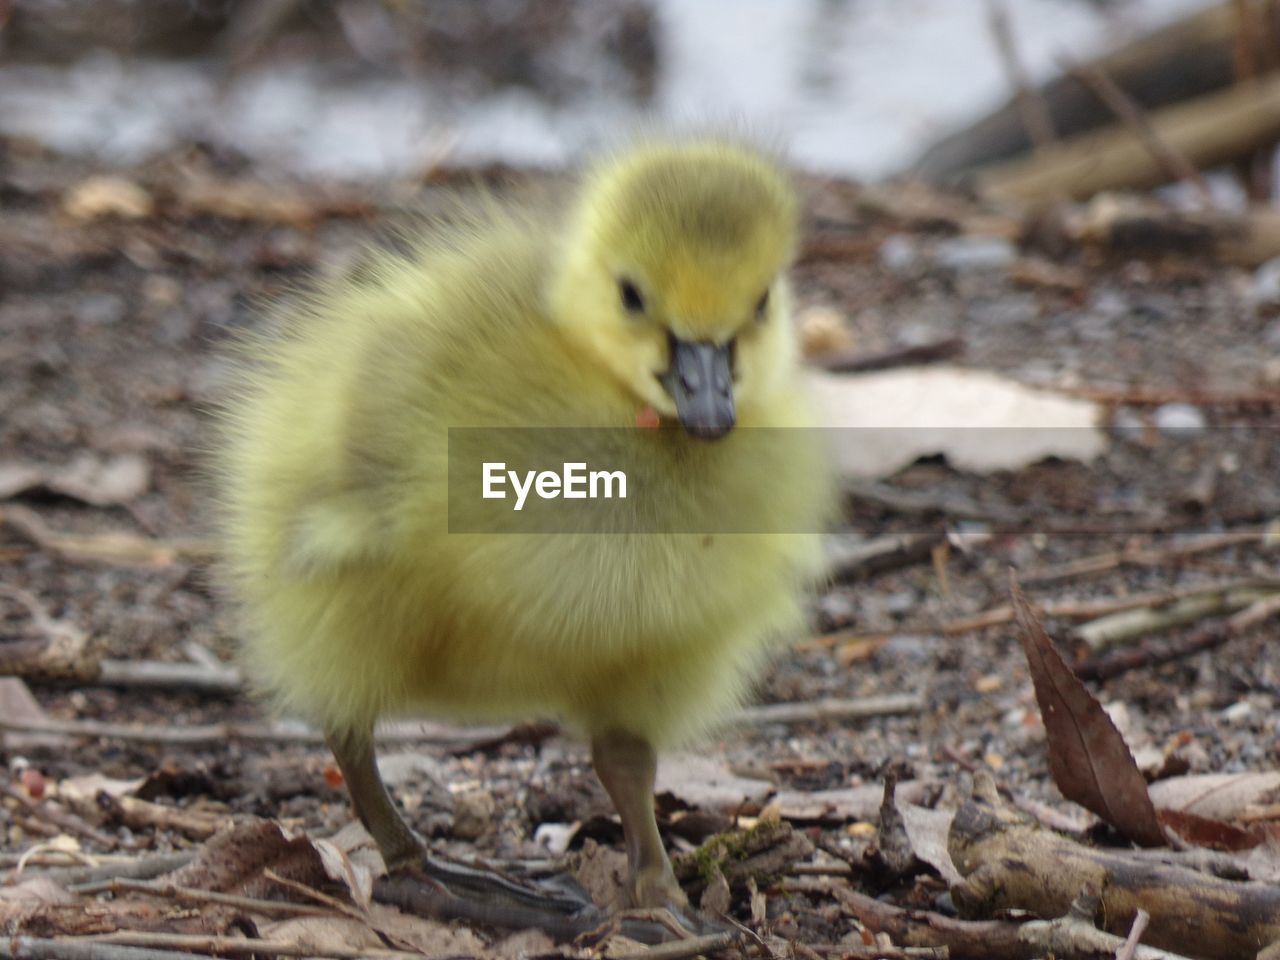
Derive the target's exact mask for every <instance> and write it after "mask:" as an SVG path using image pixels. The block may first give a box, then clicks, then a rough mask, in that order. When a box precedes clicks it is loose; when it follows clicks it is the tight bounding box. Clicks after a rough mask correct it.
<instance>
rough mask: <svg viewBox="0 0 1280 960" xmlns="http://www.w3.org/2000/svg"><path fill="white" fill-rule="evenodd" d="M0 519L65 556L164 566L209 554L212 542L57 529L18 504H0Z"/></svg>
mask: <svg viewBox="0 0 1280 960" xmlns="http://www.w3.org/2000/svg"><path fill="white" fill-rule="evenodd" d="M0 523H4V524H7V525H8V526H10V527H11V528H13V529H14V530H16V531H17V532H18V533H20V534H22V535H23V536H24V537H26V538H27V539H28V540H30V541H31V542H32V543H34V544H35V545H36V546H38V547H42V548H44V549H46V550H49V551H51V552H53V553H56V554H58V555H59V556H61V557H63V558H64V559H67V560H78V561H90V562H97V563H120V564H125V565H138V566H144V567H167V566H171V565H173V564H174V563H177V562H178V561H180V560H207V559H209V558H210V557H212V556H213V545H212V544H210V543H208V542H206V541H203V540H169V541H161V540H149V539H147V538H146V537H138V536H135V535H134V534H131V533H123V532H119V531H112V532H109V533H98V534H88V535H83V534H76V533H59V532H58V531H56V530H53V529H51V528H50V527H49V525H48V524H47V523H45V521H44V519H43V518H42V517H41V516H40V515H39V514H38V513H36V512H35V511H34V510H31V509H29V508H27V507H24V506H21V505H18V504H9V505H6V506H5V507H3V508H0Z"/></svg>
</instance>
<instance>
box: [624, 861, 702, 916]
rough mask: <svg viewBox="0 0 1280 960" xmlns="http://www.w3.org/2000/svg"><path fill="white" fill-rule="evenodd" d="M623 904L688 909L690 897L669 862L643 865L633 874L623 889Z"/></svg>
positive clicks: (629, 907) (658, 908)
mask: <svg viewBox="0 0 1280 960" xmlns="http://www.w3.org/2000/svg"><path fill="white" fill-rule="evenodd" d="M622 906H623V907H624V908H627V909H640V910H646V909H648V910H675V911H677V912H679V911H684V910H687V909H688V907H689V897H688V896H687V895H686V894H685V892H684V890H682V889H681V887H680V884H679V883H678V882H677V881H676V876H675V874H674V873H673V872H672V870H671V865H670V864H669V863H665V862H664V863H662V864H659V865H656V866H652V867H642V868H641V869H639V870H637V871H636V872H635V873H634V874H632V876H631V878H630V879H629V880H628V881H627V885H626V888H625V889H624V891H623V898H622Z"/></svg>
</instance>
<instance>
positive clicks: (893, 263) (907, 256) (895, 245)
mask: <svg viewBox="0 0 1280 960" xmlns="http://www.w3.org/2000/svg"><path fill="white" fill-rule="evenodd" d="M880 262H881V263H882V264H884V265H885V267H887V268H888V269H890V270H892V271H893V272H894V273H907V272H908V271H909V270H911V269H912V268H913V267H914V266H915V265H916V264H917V263H919V262H920V248H919V247H918V246H917V245H916V242H915V240H913V239H912V238H911V237H909V236H907V235H906V234H903V233H895V234H893V235H892V236H890V237H886V238H885V241H884V243H882V244H880Z"/></svg>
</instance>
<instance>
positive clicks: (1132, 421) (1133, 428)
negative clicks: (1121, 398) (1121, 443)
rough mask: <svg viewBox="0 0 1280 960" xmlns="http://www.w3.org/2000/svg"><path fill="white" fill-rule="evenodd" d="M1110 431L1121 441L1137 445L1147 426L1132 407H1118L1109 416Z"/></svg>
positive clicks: (1140, 415)
mask: <svg viewBox="0 0 1280 960" xmlns="http://www.w3.org/2000/svg"><path fill="white" fill-rule="evenodd" d="M1111 429H1112V430H1114V431H1115V434H1116V436H1118V437H1120V438H1121V439H1123V440H1128V441H1129V442H1131V443H1138V442H1139V441H1141V440H1142V438H1143V436H1144V435H1145V434H1146V432H1147V425H1146V423H1145V422H1144V421H1143V419H1142V414H1141V413H1139V412H1138V411H1137V410H1135V409H1133V407H1120V408H1119V409H1118V410H1116V412H1115V413H1113V414H1112V415H1111Z"/></svg>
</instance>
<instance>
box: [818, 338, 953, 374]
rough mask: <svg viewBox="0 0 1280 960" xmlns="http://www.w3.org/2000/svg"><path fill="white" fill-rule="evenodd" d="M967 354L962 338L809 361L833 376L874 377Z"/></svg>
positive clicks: (839, 354)
mask: <svg viewBox="0 0 1280 960" xmlns="http://www.w3.org/2000/svg"><path fill="white" fill-rule="evenodd" d="M964 351H965V342H964V340H962V339H961V338H960V337H947V338H945V339H943V340H935V341H933V342H932V343H921V344H916V345H915V346H910V347H899V348H898V349H896V350H886V351H884V352H883V353H854V352H840V353H821V354H818V355H817V356H815V357H812V358H811V359H810V360H809V363H810V365H812V366H815V367H818V368H820V369H822V370H827V371H830V372H831V373H871V372H873V371H876V370H892V369H893V368H895V367H912V366H919V365H920V364H924V363H937V362H938V361H939V360H950V359H951V358H952V357H956V356H959V355H960V354H962V353H964Z"/></svg>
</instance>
